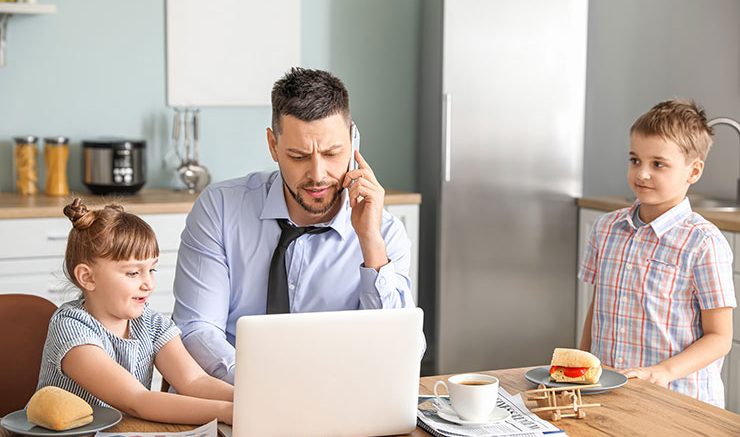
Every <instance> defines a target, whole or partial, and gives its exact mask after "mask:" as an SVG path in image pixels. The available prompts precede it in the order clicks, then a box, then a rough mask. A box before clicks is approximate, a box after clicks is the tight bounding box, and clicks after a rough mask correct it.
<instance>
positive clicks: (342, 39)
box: [0, 0, 421, 191]
mask: <svg viewBox="0 0 740 437" xmlns="http://www.w3.org/2000/svg"><path fill="white" fill-rule="evenodd" d="M40 1H42V2H46V3H54V4H56V5H57V13H56V14H54V15H39V16H14V17H12V18H11V19H10V22H9V25H8V38H7V40H8V48H7V66H6V67H4V68H0V191H11V190H13V187H14V183H13V181H12V175H11V173H12V172H11V170H12V137H13V136H16V135H21V134H27V133H28V134H33V135H37V136H46V135H65V136H68V137H70V139H71V157H70V163H69V177H70V186H71V188H72V189H73V190H84V187H83V185H82V183H81V173H80V167H81V158H80V147H79V144H80V140H81V139H83V138H90V137H95V136H101V135H120V136H127V137H139V138H144V139H146V140H147V147H148V150H147V156H148V159H149V168H148V174H147V180H148V184H147V186H148V187H168V186H176V185H178V184H179V182H178V181H177V179H176V177H175V176H174V169H175V168H176V167H177V159H176V158H175V157H174V156H173V154H172V152H171V151H170V147H169V143H168V136H169V129H170V127H169V123H170V119H171V115H172V114H171V111H170V110H169V109H168V108H167V107H166V104H165V39H164V34H165V31H164V30H165V27H164V22H165V20H164V1H162V0H158V1H152V0H129V1H126V2H122V1H114V0H98V1H94V2H91V1H85V0H40ZM420 9H421V0H373V1H370V0H303V2H302V11H301V14H302V29H301V34H302V54H301V56H302V58H303V61H302V63H303V65H304V66H306V67H311V68H322V69H327V70H330V71H332V72H334V73H335V74H337V75H338V76H339V77H340V78H342V79H343V80H344V81H345V84H346V85H347V87H348V88H349V90H350V96H351V106H352V110H353V115H354V117H355V119H356V120H357V123H358V126H359V127H360V130H361V132H362V151H363V153H364V155H365V156H366V158H367V159H368V161H369V162H370V164H371V165H372V166H373V169H374V170H375V172H376V174H377V175H378V178H379V180H380V181H381V182H382V183H383V184H384V185H385V186H386V187H392V188H398V189H405V190H415V189H416V164H415V153H416V152H415V147H416V131H415V129H414V126H415V123H416V82H417V78H416V75H417V63H418V45H419V25H420V24H419V23H420ZM276 31H279V17H276ZM265 44H269V36H266V38H265ZM276 79H277V78H276ZM201 123H202V129H201V130H202V140H201V148H202V152H201V162H202V163H203V164H204V165H205V166H206V167H208V169H209V170H210V171H211V173H212V175H213V178H214V180H223V179H227V178H232V177H238V176H241V175H243V174H246V173H247V172H249V171H254V170H261V169H273V168H277V167H276V165H275V164H274V163H273V162H272V160H271V159H270V157H269V154H268V152H267V146H266V142H265V128H266V127H267V126H268V125H269V123H270V109H269V108H268V107H252V108H206V109H204V110H203V111H202V115H201ZM41 173H42V176H43V171H41Z"/></svg>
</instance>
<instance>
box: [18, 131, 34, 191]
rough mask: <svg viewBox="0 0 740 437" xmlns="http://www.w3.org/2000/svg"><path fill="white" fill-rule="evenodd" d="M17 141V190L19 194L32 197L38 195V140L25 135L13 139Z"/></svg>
mask: <svg viewBox="0 0 740 437" xmlns="http://www.w3.org/2000/svg"><path fill="white" fill-rule="evenodd" d="M13 140H14V141H15V150H14V155H15V188H16V190H18V193H19V194H22V195H24V196H31V195H33V194H36V193H38V191H39V187H38V181H39V175H38V171H37V170H36V156H37V155H38V146H37V142H38V138H36V137H35V136H33V135H25V136H19V137H15V138H13Z"/></svg>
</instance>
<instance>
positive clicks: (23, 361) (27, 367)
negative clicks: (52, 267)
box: [0, 294, 57, 417]
mask: <svg viewBox="0 0 740 437" xmlns="http://www.w3.org/2000/svg"><path fill="white" fill-rule="evenodd" d="M56 309H57V306H56V305H54V304H53V303H52V302H49V301H48V300H46V299H44V298H42V297H39V296H34V295H31V294H0V353H1V354H2V355H3V358H2V359H0V387H2V395H1V396H0V417H2V416H5V415H7V414H8V413H12V412H13V411H16V410H20V409H22V408H24V407H25V406H26V404H27V403H28V400H29V399H31V396H33V394H34V392H36V385H37V384H38V380H39V370H40V369H41V353H42V351H43V350H44V343H45V342H46V333H47V331H48V329H49V320H50V319H51V316H52V314H54V311H55V310H56Z"/></svg>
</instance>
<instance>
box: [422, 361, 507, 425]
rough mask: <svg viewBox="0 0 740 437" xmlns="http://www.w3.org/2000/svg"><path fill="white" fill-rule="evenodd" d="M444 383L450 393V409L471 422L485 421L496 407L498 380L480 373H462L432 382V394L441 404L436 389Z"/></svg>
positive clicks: (441, 401)
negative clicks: (445, 379)
mask: <svg viewBox="0 0 740 437" xmlns="http://www.w3.org/2000/svg"><path fill="white" fill-rule="evenodd" d="M442 385H444V386H445V388H446V389H447V392H448V393H449V394H450V403H451V404H452V409H453V410H454V411H455V413H456V414H457V416H458V417H460V418H461V419H463V420H468V421H471V422H485V421H486V420H487V419H488V418H489V417H490V415H491V413H492V412H493V409H494V408H496V400H497V399H498V386H499V380H498V378H496V377H495V376H491V375H485V374H482V373H463V374H460V375H455V376H451V377H450V378H448V379H447V382H445V381H437V383H436V384H434V396H436V398H437V400H438V402H439V403H440V404H441V405H445V404H446V403H445V402H444V401H443V400H442V399H441V398H440V397H439V394H438V393H437V389H438V388H439V387H440V386H442Z"/></svg>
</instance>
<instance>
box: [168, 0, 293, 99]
mask: <svg viewBox="0 0 740 437" xmlns="http://www.w3.org/2000/svg"><path fill="white" fill-rule="evenodd" d="M300 4H301V2H300V0H271V1H269V2H267V1H258V0H209V1H202V0H167V3H166V5H167V6H166V8H167V12H166V20H167V104H168V105H169V106H178V107H183V106H189V107H205V106H255V105H260V106H261V105H269V104H270V90H271V89H272V85H273V83H274V82H275V80H276V79H277V78H279V77H280V76H282V75H283V74H284V73H285V72H286V71H287V70H288V69H289V68H290V67H292V66H296V65H300V48H301V47H300V24H301V17H300V15H301V14H300Z"/></svg>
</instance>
